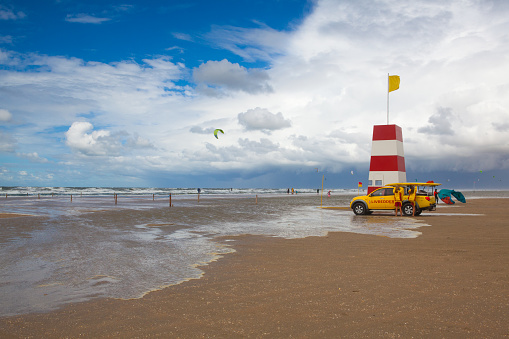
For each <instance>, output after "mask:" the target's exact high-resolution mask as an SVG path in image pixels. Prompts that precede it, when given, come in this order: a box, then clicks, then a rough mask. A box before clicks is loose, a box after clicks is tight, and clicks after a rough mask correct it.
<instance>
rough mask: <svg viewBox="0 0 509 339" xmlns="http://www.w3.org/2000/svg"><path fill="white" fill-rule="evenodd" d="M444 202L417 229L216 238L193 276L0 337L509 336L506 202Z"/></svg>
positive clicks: (2, 327)
mask: <svg viewBox="0 0 509 339" xmlns="http://www.w3.org/2000/svg"><path fill="white" fill-rule="evenodd" d="M453 207H454V208H447V215H436V216H433V215H432V214H431V213H430V214H423V215H422V216H420V217H415V219H417V220H421V221H424V222H425V223H426V224H429V225H431V227H421V228H419V231H420V232H422V234H421V235H420V236H419V237H417V238H404V239H397V238H387V237H381V236H375V235H362V234H354V233H341V232H335V233H329V235H327V236H325V237H307V238H301V239H281V238H273V237H263V236H251V235H244V236H235V237H224V238H223V239H222V241H220V243H225V240H230V241H228V245H230V246H232V248H233V249H234V250H235V252H234V253H230V254H227V255H224V256H223V258H221V259H220V260H217V261H215V262H212V263H209V264H208V265H206V266H202V267H201V269H202V270H203V271H204V274H203V277H202V278H200V279H196V280H190V281H186V282H183V283H181V284H178V285H173V286H170V287H166V288H164V289H162V290H159V291H154V292H151V293H149V294H147V295H145V296H144V297H143V298H141V299H130V300H118V299H98V300H92V301H87V302H84V303H75V304H71V305H67V306H64V307H63V308H61V309H59V310H57V311H52V312H48V313H40V314H27V315H21V316H14V317H3V318H0V336H1V337H10V336H11V337H17V336H20V337H50V338H53V337H78V336H82V335H84V336H88V337H111V336H114V337H147V336H155V335H164V336H174V337H199V336H211V337H212V336H218V337H239V336H241V337H260V336H264V335H266V336H269V337H288V336H297V337H316V336H321V337H338V336H341V337H373V336H385V337H394V336H398V335H401V336H404V337H409V336H429V337H432V336H439V337H504V336H509V326H508V325H507V321H506V319H507V318H508V317H509V301H508V295H509V287H508V286H509V269H508V268H507V259H508V258H509V250H508V248H507V245H506V244H507V243H508V240H509V230H508V228H509V227H507V226H506V224H507V213H505V211H504V207H503V206H501V205H500V204H499V200H498V201H497V200H491V199H486V200H475V201H474V202H470V201H469V202H467V204H461V205H455V206H453ZM439 212H440V205H439ZM455 214H456V215H455ZM467 214H484V216H480V217H477V216H476V217H475V218H474V217H472V216H469V215H467ZM367 218H369V216H367ZM487 227H489V230H490V231H489V232H486V228H487Z"/></svg>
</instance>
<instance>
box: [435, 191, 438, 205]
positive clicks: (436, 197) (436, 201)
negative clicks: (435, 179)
mask: <svg viewBox="0 0 509 339" xmlns="http://www.w3.org/2000/svg"><path fill="white" fill-rule="evenodd" d="M435 204H437V205H438V191H437V189H436V188H435Z"/></svg>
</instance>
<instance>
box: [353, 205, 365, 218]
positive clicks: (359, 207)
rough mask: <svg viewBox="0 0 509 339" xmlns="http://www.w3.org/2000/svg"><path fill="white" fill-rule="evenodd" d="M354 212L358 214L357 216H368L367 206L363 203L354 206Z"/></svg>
mask: <svg viewBox="0 0 509 339" xmlns="http://www.w3.org/2000/svg"><path fill="white" fill-rule="evenodd" d="M352 209H353V212H354V213H355V214H356V215H363V214H366V212H367V208H366V206H365V205H364V204H363V203H360V202H358V203H356V204H355V205H353V208H352Z"/></svg>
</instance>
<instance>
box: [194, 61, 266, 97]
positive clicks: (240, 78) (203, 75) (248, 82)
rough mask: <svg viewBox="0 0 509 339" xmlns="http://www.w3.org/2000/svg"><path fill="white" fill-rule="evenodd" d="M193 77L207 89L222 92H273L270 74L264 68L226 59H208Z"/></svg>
mask: <svg viewBox="0 0 509 339" xmlns="http://www.w3.org/2000/svg"><path fill="white" fill-rule="evenodd" d="M193 78H194V80H195V81H196V82H197V83H198V84H201V85H203V86H204V88H205V89H208V90H214V92H217V93H221V90H226V91H234V92H235V91H243V92H246V93H250V94H257V93H267V92H273V88H272V87H271V86H270V84H269V80H270V79H269V75H268V73H267V72H266V71H265V70H263V69H256V68H254V69H247V68H245V67H243V66H240V65H239V64H236V63H235V64H234V63H231V62H229V61H228V60H226V59H224V60H221V61H207V62H206V63H204V64H201V65H200V66H199V67H198V68H195V69H194V71H193Z"/></svg>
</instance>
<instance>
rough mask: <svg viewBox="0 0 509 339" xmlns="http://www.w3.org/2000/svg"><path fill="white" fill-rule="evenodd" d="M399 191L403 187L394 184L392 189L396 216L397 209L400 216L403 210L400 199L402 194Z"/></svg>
mask: <svg viewBox="0 0 509 339" xmlns="http://www.w3.org/2000/svg"><path fill="white" fill-rule="evenodd" d="M401 191H403V188H402V187H399V186H396V188H395V189H394V213H395V215H396V216H398V210H399V214H400V216H403V211H402V210H401V200H402V198H403V194H402V192H401Z"/></svg>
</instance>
